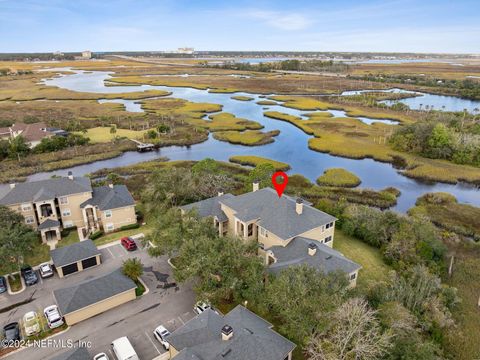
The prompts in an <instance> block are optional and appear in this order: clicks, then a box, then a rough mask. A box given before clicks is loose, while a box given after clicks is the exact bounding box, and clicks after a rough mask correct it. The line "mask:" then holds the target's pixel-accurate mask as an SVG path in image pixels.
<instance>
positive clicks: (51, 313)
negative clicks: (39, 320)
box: [43, 305, 63, 329]
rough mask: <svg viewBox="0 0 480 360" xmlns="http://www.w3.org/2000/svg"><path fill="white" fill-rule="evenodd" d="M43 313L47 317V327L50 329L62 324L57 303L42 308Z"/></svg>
mask: <svg viewBox="0 0 480 360" xmlns="http://www.w3.org/2000/svg"><path fill="white" fill-rule="evenodd" d="M43 314H44V315H45V317H46V318H47V323H48V327H49V328H50V329H55V328H57V327H59V326H62V325H63V319H62V316H61V315H60V313H59V312H58V307H57V305H51V306H47V307H46V308H45V309H44V310H43Z"/></svg>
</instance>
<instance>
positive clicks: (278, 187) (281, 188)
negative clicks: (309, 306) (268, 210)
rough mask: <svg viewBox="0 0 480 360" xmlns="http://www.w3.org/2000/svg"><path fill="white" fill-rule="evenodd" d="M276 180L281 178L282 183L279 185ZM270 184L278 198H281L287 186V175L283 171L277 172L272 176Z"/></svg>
mask: <svg viewBox="0 0 480 360" xmlns="http://www.w3.org/2000/svg"><path fill="white" fill-rule="evenodd" d="M278 178H282V179H283V181H282V182H281V183H279V182H278V181H277V179H278ZM272 184H273V187H274V188H275V190H277V194H278V197H281V196H282V194H283V191H284V190H285V188H286V187H287V184H288V175H287V174H285V173H284V172H283V171H277V172H276V173H275V174H273V176H272Z"/></svg>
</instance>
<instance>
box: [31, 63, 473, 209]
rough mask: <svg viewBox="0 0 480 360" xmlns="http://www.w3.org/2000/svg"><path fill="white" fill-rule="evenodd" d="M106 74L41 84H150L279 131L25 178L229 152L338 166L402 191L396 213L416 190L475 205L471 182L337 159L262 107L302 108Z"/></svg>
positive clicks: (299, 167)
mask: <svg viewBox="0 0 480 360" xmlns="http://www.w3.org/2000/svg"><path fill="white" fill-rule="evenodd" d="M109 77H110V75H109V73H108V72H83V71H78V72H77V73H75V74H72V75H62V76H60V77H56V78H53V79H47V80H45V84H47V85H54V86H58V87H60V88H65V89H69V90H73V91H82V92H97V93H122V92H136V91H143V90H152V89H158V90H167V91H170V92H171V93H172V95H170V96H171V97H175V98H182V99H186V100H189V101H194V102H209V103H215V104H221V105H223V111H225V112H229V113H232V114H235V115H236V116H237V117H242V118H246V119H249V120H254V121H257V122H259V123H261V124H262V125H263V126H265V129H264V130H265V131H270V130H275V129H278V130H280V135H279V136H278V137H276V138H275V142H273V143H271V144H268V145H263V146H257V147H248V146H241V145H233V144H229V143H226V142H221V141H217V140H215V139H214V138H213V137H212V136H211V135H210V136H209V139H208V140H207V141H205V142H203V143H200V144H196V145H192V146H190V147H180V146H169V147H164V148H161V149H160V150H159V151H156V152H147V153H137V152H133V151H132V152H126V153H124V154H122V155H120V156H118V157H116V158H113V159H107V160H101V161H96V162H94V163H90V164H85V165H79V166H74V167H72V168H69V169H61V170H56V171H52V172H43V173H37V174H34V175H31V176H29V177H28V180H29V181H31V180H39V179H44V178H49V177H50V176H52V175H65V174H66V173H67V172H68V171H73V173H74V174H75V175H77V176H79V175H84V174H87V173H90V172H94V171H96V170H100V169H104V168H114V167H118V166H126V165H131V164H135V163H138V162H141V161H147V160H152V159H156V158H159V157H168V158H169V159H171V160H201V159H204V158H206V157H211V158H214V159H217V160H223V161H228V158H229V157H230V156H233V155H258V156H263V157H267V158H271V159H274V160H278V161H283V162H286V163H288V164H290V165H291V168H292V169H291V170H290V173H292V174H293V173H299V174H302V175H304V176H306V177H307V178H309V179H310V180H312V181H315V179H316V178H317V177H318V176H319V175H321V174H322V173H323V171H324V170H325V169H328V168H331V167H341V168H345V169H347V170H349V171H352V172H354V173H355V174H357V175H358V176H359V177H360V178H361V180H362V185H361V187H364V188H372V189H376V190H380V189H384V188H386V187H389V186H393V187H395V188H397V189H399V190H400V191H401V192H402V194H401V196H400V197H399V199H398V204H397V206H396V207H395V209H396V210H398V211H401V212H405V211H406V210H408V209H409V208H410V207H412V206H413V205H414V203H415V200H416V199H417V198H418V197H419V196H421V195H422V194H424V193H426V192H437V191H443V192H449V193H451V194H453V195H455V196H456V197H457V198H458V200H459V201H460V202H464V203H471V204H474V205H477V206H480V191H478V189H477V188H476V187H475V186H473V185H469V184H457V185H452V184H443V183H425V182H420V181H416V180H413V179H410V178H407V177H405V176H403V175H402V174H401V172H399V171H398V170H396V169H394V168H393V167H392V165H391V164H387V163H381V162H377V161H374V160H371V159H363V160H353V159H347V158H341V157H336V156H332V155H329V154H323V153H319V152H316V151H312V150H310V149H308V139H309V138H310V136H309V135H307V134H305V133H304V132H303V131H301V130H300V129H298V128H296V127H295V126H293V125H291V124H289V123H287V122H283V121H278V120H274V119H270V118H267V117H265V116H264V115H263V112H264V111H265V110H271V111H281V112H284V113H288V114H292V115H296V116H302V114H303V113H304V112H302V111H299V110H295V109H290V108H286V107H282V106H281V105H273V106H261V105H258V104H256V102H257V101H259V100H262V98H263V96H262V97H260V95H252V94H247V93H236V94H235V95H245V96H249V97H253V98H254V100H252V101H238V100H234V99H232V98H231V96H232V94H216V93H209V92H208V91H207V90H197V89H191V88H176V87H166V86H149V85H140V86H110V87H109V86H105V83H104V81H105V80H108V78H109ZM103 101H114V102H120V103H123V104H125V106H126V108H127V109H128V110H130V111H142V109H141V107H140V104H138V103H136V101H132V100H103ZM477 106H478V105H477ZM447 110H448V109H447ZM329 112H331V113H333V114H334V116H345V114H344V113H343V112H340V113H339V112H335V111H329ZM339 121H341V120H339ZM361 121H364V122H366V123H371V122H374V121H383V120H376V119H369V118H363V120H361ZM479 171H480V170H479Z"/></svg>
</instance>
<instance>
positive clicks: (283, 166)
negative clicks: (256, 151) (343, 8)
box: [228, 155, 290, 171]
mask: <svg viewBox="0 0 480 360" xmlns="http://www.w3.org/2000/svg"><path fill="white" fill-rule="evenodd" d="M228 160H229V161H230V162H232V163H236V164H240V165H248V166H258V165H261V164H272V165H273V167H274V168H275V170H279V171H287V170H289V169H290V165H288V164H287V163H284V162H281V161H276V160H272V159H268V158H264V157H260V156H254V155H236V156H232V157H230V159H228Z"/></svg>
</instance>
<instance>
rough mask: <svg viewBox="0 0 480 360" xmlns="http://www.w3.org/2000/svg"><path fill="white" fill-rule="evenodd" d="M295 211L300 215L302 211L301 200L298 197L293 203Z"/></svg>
mask: <svg viewBox="0 0 480 360" xmlns="http://www.w3.org/2000/svg"><path fill="white" fill-rule="evenodd" d="M295 211H296V212H297V214H298V215H302V213H303V200H302V199H300V198H298V199H297V201H296V203H295Z"/></svg>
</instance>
